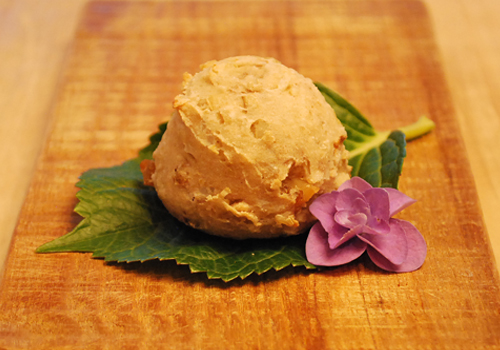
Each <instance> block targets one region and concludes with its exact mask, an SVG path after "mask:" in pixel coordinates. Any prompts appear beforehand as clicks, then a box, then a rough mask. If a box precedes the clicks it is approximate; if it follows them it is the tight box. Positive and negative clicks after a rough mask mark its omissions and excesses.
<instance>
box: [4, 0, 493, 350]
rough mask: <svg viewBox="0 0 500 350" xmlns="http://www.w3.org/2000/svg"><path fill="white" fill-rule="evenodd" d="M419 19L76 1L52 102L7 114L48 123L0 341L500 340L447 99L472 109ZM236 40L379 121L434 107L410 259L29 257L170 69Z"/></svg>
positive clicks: (407, 173) (420, 169)
mask: <svg viewBox="0 0 500 350" xmlns="http://www.w3.org/2000/svg"><path fill="white" fill-rule="evenodd" d="M9 6H10V7H9ZM16 6H19V5H17V3H16V2H11V3H8V4H7V7H3V8H1V9H2V12H1V13H2V16H3V20H4V21H2V22H0V23H2V24H3V23H6V22H5V18H7V20H11V21H12V20H15V16H14V15H12V17H9V16H8V15H9V13H10V14H12V13H14V14H15V13H16V12H15V10H16V8H17V7H16ZM492 6H493V5H492ZM69 7H71V6H69V5H68V8H69ZM71 8H72V9H74V7H71ZM5 9H7V10H5ZM19 11H20V10H19ZM64 11H68V13H69V12H70V10H69V9H66V10H61V12H60V13H64ZM451 11H452V13H454V12H453V11H457V12H456V13H460V10H456V9H452V10H451ZM5 14H7V16H5ZM215 14H216V15H217V16H215ZM21 17H22V16H21ZM49 17H50V16H49ZM56 17H57V16H56ZM46 20H47V21H49V18H47V19H46ZM57 20H60V21H67V25H68V27H70V26H71V23H73V22H72V19H70V18H67V19H59V18H58V19H57ZM431 23H432V22H431V19H430V18H429V17H428V13H427V12H426V9H425V7H424V6H423V5H422V4H421V3H420V2H417V1H375V0H373V1H355V2H352V1H347V0H345V1H332V2H321V3H318V2H307V3H305V2H292V3H288V2H281V3H269V2H246V3H245V9H244V11H243V10H242V9H241V5H239V4H236V3H224V2H213V3H205V2H200V3H188V2H182V3H161V4H155V3H149V4H142V5H141V4H134V3H119V2H117V3H115V2H108V3H94V4H92V5H91V6H89V7H87V9H86V12H85V14H84V16H83V20H82V21H81V22H80V25H79V27H78V30H77V33H76V37H75V41H74V45H73V46H72V47H71V50H70V51H69V53H68V56H67V57H68V59H67V61H66V62H65V63H64V64H63V62H62V60H59V61H58V62H57V63H58V65H59V68H61V69H62V72H63V74H62V78H61V83H60V86H59V87H58V88H57V91H58V92H57V93H56V94H55V95H54V96H55V97H54V99H53V101H54V103H53V106H54V107H53V108H52V109H50V108H49V107H46V109H45V110H44V111H43V114H44V116H45V118H46V119H45V120H42V119H40V118H37V117H35V116H32V123H25V124H23V125H22V126H23V127H24V128H22V127H21V126H19V130H21V131H22V130H23V129H27V131H26V135H27V136H31V137H34V138H39V139H40V140H42V139H43V138H44V136H43V135H45V134H46V132H45V131H44V130H50V136H49V138H48V140H47V144H46V146H45V148H44V149H43V151H42V154H41V158H40V162H39V163H38V166H37V168H36V171H35V172H34V178H33V182H32V185H31V187H30V190H29V192H28V194H27V197H26V201H25V204H24V207H23V210H22V212H21V215H20V220H19V224H18V226H17V229H16V232H15V235H14V239H13V243H12V246H11V251H10V254H9V256H8V259H7V262H6V267H5V271H4V277H3V282H2V286H1V294H0V310H2V313H1V315H0V349H2V348H5V349H28V348H36V349H56V348H68V349H70V348H71V349H73V348H85V349H92V348H95V349H101V348H103V349H114V348H116V349H122V348H131V349H133V348H138V349H149V348H172V349H220V348H224V349H259V348H261V349H283V348H293V349H333V348H338V349H360V348H364V349H400V348H409V349H411V348H429V349H430V348H450V349H471V348H481V349H483V348H484V349H486V348H487V349H498V348H500V335H499V334H500V314H499V312H500V311H499V310H500V293H499V279H498V273H497V271H496V269H495V265H494V260H493V256H492V253H491V249H490V246H489V242H488V237H487V233H486V231H485V227H484V224H483V221H482V218H481V210H480V207H479V202H478V198H477V193H476V189H475V186H474V182H473V177H472V173H471V170H470V167H469V163H468V161H467V157H466V150H465V148H464V144H463V142H462V138H461V136H460V132H459V128H458V124H457V120H456V116H457V113H456V111H458V120H460V121H461V123H462V125H464V123H465V125H467V123H469V122H470V121H465V122H464V119H467V118H464V114H463V111H464V110H466V108H467V107H469V105H468V104H467V103H464V102H460V103H455V104H454V103H452V99H451V98H452V96H453V97H454V98H456V97H457V96H458V97H460V96H461V95H460V93H462V92H457V93H456V94H454V95H452V96H450V93H449V90H448V86H449V85H453V84H447V83H446V79H445V76H444V74H443V70H442V67H443V66H442V62H441V58H440V55H439V54H438V50H437V47H436V45H435V41H434V36H433V32H432V30H431ZM68 37H69V34H68ZM1 38H2V39H1V40H2V45H4V44H3V42H4V41H5V40H6V39H5V36H3V37H1ZM12 40H15V36H14V38H13V39H12ZM485 40H486V39H485ZM438 42H440V38H439V36H438ZM62 43H63V44H62V45H64V43H66V42H65V41H64V40H62ZM7 44H9V43H7ZM9 45H14V44H9ZM54 45H55V46H57V44H54ZM7 47H10V46H7ZM237 54H258V55H265V56H274V57H276V58H278V59H280V60H281V61H282V62H283V63H285V64H286V65H289V66H291V67H294V68H296V69H297V70H299V71H300V72H301V73H303V74H304V75H306V76H309V77H311V78H312V79H315V80H319V81H321V82H323V83H325V84H326V85H329V86H330V87H332V88H334V89H336V90H337V91H339V92H341V93H342V94H343V95H345V96H346V97H347V98H348V99H350V100H351V101H353V102H354V104H355V105H357V106H358V107H359V108H360V109H361V110H362V111H364V112H365V113H366V114H367V115H369V116H370V119H371V120H372V121H373V123H374V124H375V126H376V127H377V128H380V129H385V128H390V127H393V126H395V125H405V124H408V123H410V122H413V121H415V120H416V119H418V117H420V116H421V115H427V116H428V117H430V118H431V119H433V120H435V121H436V124H437V129H436V130H435V132H433V133H432V134H430V135H428V136H426V137H424V138H421V139H419V140H416V141H414V142H412V143H411V144H410V145H409V147H408V154H409V156H408V158H407V160H406V162H405V166H404V177H403V179H402V182H401V189H402V190H403V191H404V192H405V193H407V194H408V195H410V196H412V197H414V198H417V199H418V200H419V202H418V203H417V204H415V205H414V206H413V207H411V208H408V209H407V210H405V211H404V213H403V214H402V215H401V217H402V218H404V219H407V220H410V221H412V222H414V223H415V224H416V225H417V226H418V227H419V228H420V230H421V232H422V233H423V235H424V236H425V238H426V240H427V242H428V245H429V253H428V257H427V260H426V263H425V264H424V266H423V267H422V269H420V270H419V271H417V272H414V273H410V274H398V275H396V274H388V273H384V272H381V271H380V270H378V269H377V268H375V267H374V266H373V265H372V264H371V263H370V262H369V261H367V260H365V259H361V260H359V261H356V262H355V263H352V264H349V265H347V266H344V267H340V268H336V269H327V270H326V271H323V272H321V273H317V272H305V271H303V270H300V269H298V270H297V269H292V268H287V269H285V270H283V271H281V272H270V273H267V274H264V275H263V276H260V277H259V276H251V277H250V278H249V279H246V280H244V281H234V282H232V283H229V284H224V283H222V282H220V281H207V280H206V278H205V276H204V275H203V274H197V275H191V274H189V273H188V269H187V268H186V267H179V266H176V265H175V263H171V262H148V263H144V264H142V265H141V264H108V263H104V262H103V261H102V260H93V259H91V258H90V255H89V254H51V255H36V254H34V249H35V248H36V247H37V246H39V245H40V244H42V243H44V242H46V241H48V240H50V239H53V238H55V237H58V236H60V235H62V234H64V233H66V232H68V231H69V230H71V229H72V228H73V227H74V225H75V224H76V223H77V222H78V221H79V217H78V216H77V215H75V214H74V213H72V210H73V207H74V205H75V204H76V199H75V196H74V195H75V193H76V189H75V187H74V183H75V182H76V180H77V177H78V176H79V175H80V174H81V172H83V171H85V170H87V169H89V168H92V167H100V166H110V165H115V164H119V163H121V162H122V161H124V160H126V159H128V158H131V157H133V156H134V155H135V153H136V151H137V150H138V149H139V148H140V147H142V146H143V145H145V143H146V142H147V136H148V135H149V134H150V133H151V132H153V131H154V130H155V128H156V126H157V124H159V123H160V122H161V121H163V120H164V119H165V116H166V115H168V113H169V111H170V101H171V100H172V98H173V96H174V95H175V94H176V93H177V92H178V90H179V85H180V82H181V75H182V73H183V72H184V71H190V72H194V71H195V70H196V68H197V66H198V65H199V63H201V62H204V61H206V60H208V59H213V58H223V57H227V56H232V55H237ZM35 55H36V52H35ZM59 57H60V56H59ZM49 58H51V56H50V55H48V56H43V55H41V57H40V60H41V61H44V60H45V61H49ZM12 59H13V58H12ZM48 65H49V68H50V67H52V69H55V66H54V64H48ZM448 69H450V68H448ZM7 73H8V72H7ZM54 74H55V73H54ZM471 75H472V74H471ZM7 77H8V78H9V79H11V80H10V81H11V82H12V84H14V83H15V82H16V77H15V76H14V75H13V76H9V75H7ZM56 80H57V79H54V80H53V81H52V83H49V82H46V81H44V82H42V81H39V82H38V83H36V82H33V84H34V85H36V86H34V87H33V90H36V91H38V90H37V89H38V88H40V86H43V87H44V88H48V89H49V90H50V89H55V88H54V87H53V86H52V85H51V84H53V85H54V86H55V85H56V83H55V81H56ZM37 84H39V85H37ZM47 84H48V85H47ZM49 85H50V86H49ZM476 86H477V85H476ZM463 89H464V90H465V92H463V93H464V94H472V95H474V91H470V90H469V88H468V87H467V86H464V88H463ZM451 91H454V90H453V88H452V90H451ZM455 91H457V90H455ZM46 93H47V94H48V95H50V94H49V93H48V92H46ZM477 94H479V92H477ZM2 96H3V95H2ZM18 98H19V99H20V100H22V98H25V99H28V98H29V90H27V96H25V97H21V94H20V95H19V96H18ZM49 99H50V98H49ZM26 101H28V100H26ZM471 105H472V104H471ZM462 106H465V107H463V109H461V107H462ZM457 107H458V108H457ZM483 107H484V106H477V108H478V109H479V110H481V108H483ZM17 108H26V109H27V110H28V109H29V106H27V105H26V103H25V105H24V107H22V106H19V107H17ZM49 110H50V111H51V112H48V111H49ZM490 112H491V111H490ZM26 113H28V112H26ZM28 114H29V113H28ZM466 115H471V114H466ZM490 116H492V118H494V116H497V115H496V114H495V113H494V112H491V113H490ZM49 120H52V123H51V124H49V123H48V121H49ZM467 120H468V119H467ZM36 123H38V124H36ZM471 123H473V124H472V125H476V126H478V125H479V124H474V123H476V122H471ZM494 126H495V123H492V127H491V128H490V130H489V132H490V133H494V132H495V130H494ZM2 133H5V135H6V137H7V138H8V137H10V139H11V140H16V139H15V137H14V136H12V135H11V134H12V132H10V133H8V132H6V131H4V129H2ZM19 142H21V141H19ZM28 143H29V141H28ZM32 147H33V149H32V151H31V152H32V153H36V149H37V148H36V147H34V146H32ZM11 151H12V152H13V153H16V152H17V149H16V148H15V147H13V148H12V149H11ZM24 152H28V151H27V150H26V149H24ZM20 155H21V154H20ZM471 158H472V157H471ZM19 162H20V163H21V161H20V160H19ZM471 162H473V160H471ZM27 171H28V170H27ZM476 179H477V177H476ZM493 188H494V187H493Z"/></svg>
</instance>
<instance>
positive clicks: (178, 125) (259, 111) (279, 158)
mask: <svg viewBox="0 0 500 350" xmlns="http://www.w3.org/2000/svg"><path fill="white" fill-rule="evenodd" d="M201 68H202V70H201V72H199V73H197V74H195V75H194V76H191V75H189V74H185V76H184V88H183V91H182V93H181V94H180V95H178V96H177V97H176V98H175V100H174V104H173V106H174V108H175V111H174V114H173V116H172V118H171V120H170V122H169V123H168V127H167V131H166V132H165V134H164V136H163V139H162V140H161V143H160V145H159V147H158V148H157V150H156V151H155V152H154V161H155V168H154V170H153V171H154V173H153V174H152V180H153V183H154V186H155V188H156V190H157V192H158V195H159V197H160V198H161V200H162V201H163V203H164V205H165V207H166V208H167V209H168V211H169V212H170V213H171V214H172V215H174V216H175V217H176V218H178V219H179V220H181V221H182V222H184V223H186V224H188V225H191V226H192V227H194V228H197V229H200V230H203V231H205V232H207V233H210V234H214V235H218V236H224V237H231V238H237V239H244V238H271V237H277V236H285V235H295V234H298V233H300V232H302V231H304V230H305V229H306V228H308V227H310V226H311V224H312V223H313V222H314V221H315V218H314V217H313V216H312V215H311V214H310V212H309V210H308V205H309V203H310V202H311V201H312V200H313V199H314V198H316V197H317V196H318V195H320V194H322V193H326V192H330V191H332V190H335V189H337V188H338V187H339V186H340V184H342V183H343V182H344V181H345V180H347V179H348V178H349V171H350V168H349V166H348V164H347V156H348V153H347V151H346V150H345V148H344V145H343V141H344V139H345V138H346V132H345V130H344V128H343V126H342V124H341V123H340V122H339V120H338V119H337V118H336V116H335V114H334V111H333V109H332V108H331V107H330V106H329V105H328V104H327V103H326V102H325V99H324V98H323V96H322V95H321V93H320V92H319V91H318V89H317V88H316V87H315V86H314V84H313V83H312V81H311V80H310V79H307V78H305V77H304V76H302V75H300V74H299V73H297V72H296V71H295V70H293V69H290V68H287V67H285V66H284V65H282V64H281V63H280V62H278V61H276V60H275V59H268V58H261V57H254V56H240V57H231V58H227V59H224V60H221V61H211V62H208V63H206V64H204V65H202V66H201Z"/></svg>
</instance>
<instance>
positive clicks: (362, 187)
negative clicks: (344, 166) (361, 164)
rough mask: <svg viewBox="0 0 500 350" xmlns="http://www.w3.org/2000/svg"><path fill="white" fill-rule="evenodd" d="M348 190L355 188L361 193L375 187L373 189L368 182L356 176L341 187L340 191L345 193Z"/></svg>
mask: <svg viewBox="0 0 500 350" xmlns="http://www.w3.org/2000/svg"><path fill="white" fill-rule="evenodd" d="M346 188H354V189H356V190H358V191H360V192H365V191H367V190H369V189H370V188H373V187H372V185H370V184H369V183H368V182H366V181H365V180H363V179H362V178H360V177H359V176H354V177H353V178H351V179H350V180H347V181H346V182H344V183H343V184H342V185H340V187H339V189H338V190H339V191H343V190H345V189H346Z"/></svg>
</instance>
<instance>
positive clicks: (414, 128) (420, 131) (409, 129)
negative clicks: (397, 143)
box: [398, 117, 436, 141]
mask: <svg viewBox="0 0 500 350" xmlns="http://www.w3.org/2000/svg"><path fill="white" fill-rule="evenodd" d="M435 126H436V124H434V122H433V121H432V120H430V119H429V118H427V117H421V118H420V119H419V120H418V121H417V122H415V123H413V124H410V125H407V126H404V127H402V128H399V129H398V130H400V131H402V132H404V134H405V135H406V141H411V140H413V139H416V138H417V137H420V136H422V135H424V134H427V133H428V132H429V131H431V130H432V129H434V127H435Z"/></svg>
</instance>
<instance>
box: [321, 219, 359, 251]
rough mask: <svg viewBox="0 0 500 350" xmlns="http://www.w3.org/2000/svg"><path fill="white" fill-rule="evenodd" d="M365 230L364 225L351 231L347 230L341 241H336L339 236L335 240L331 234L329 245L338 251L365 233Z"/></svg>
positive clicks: (329, 235)
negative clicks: (343, 245)
mask: <svg viewBox="0 0 500 350" xmlns="http://www.w3.org/2000/svg"><path fill="white" fill-rule="evenodd" d="M342 228H343V227H342ZM363 228H364V226H363V225H359V226H356V227H354V228H352V229H350V230H346V231H345V233H344V234H343V235H342V237H340V239H335V238H337V237H338V236H337V237H335V238H333V235H332V234H331V233H328V244H329V245H330V249H337V248H338V247H340V246H341V245H342V244H345V243H346V242H347V241H349V240H351V239H353V238H354V237H356V236H357V235H359V234H360V233H362V232H363ZM343 229H345V228H343ZM339 231H340V230H339Z"/></svg>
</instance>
